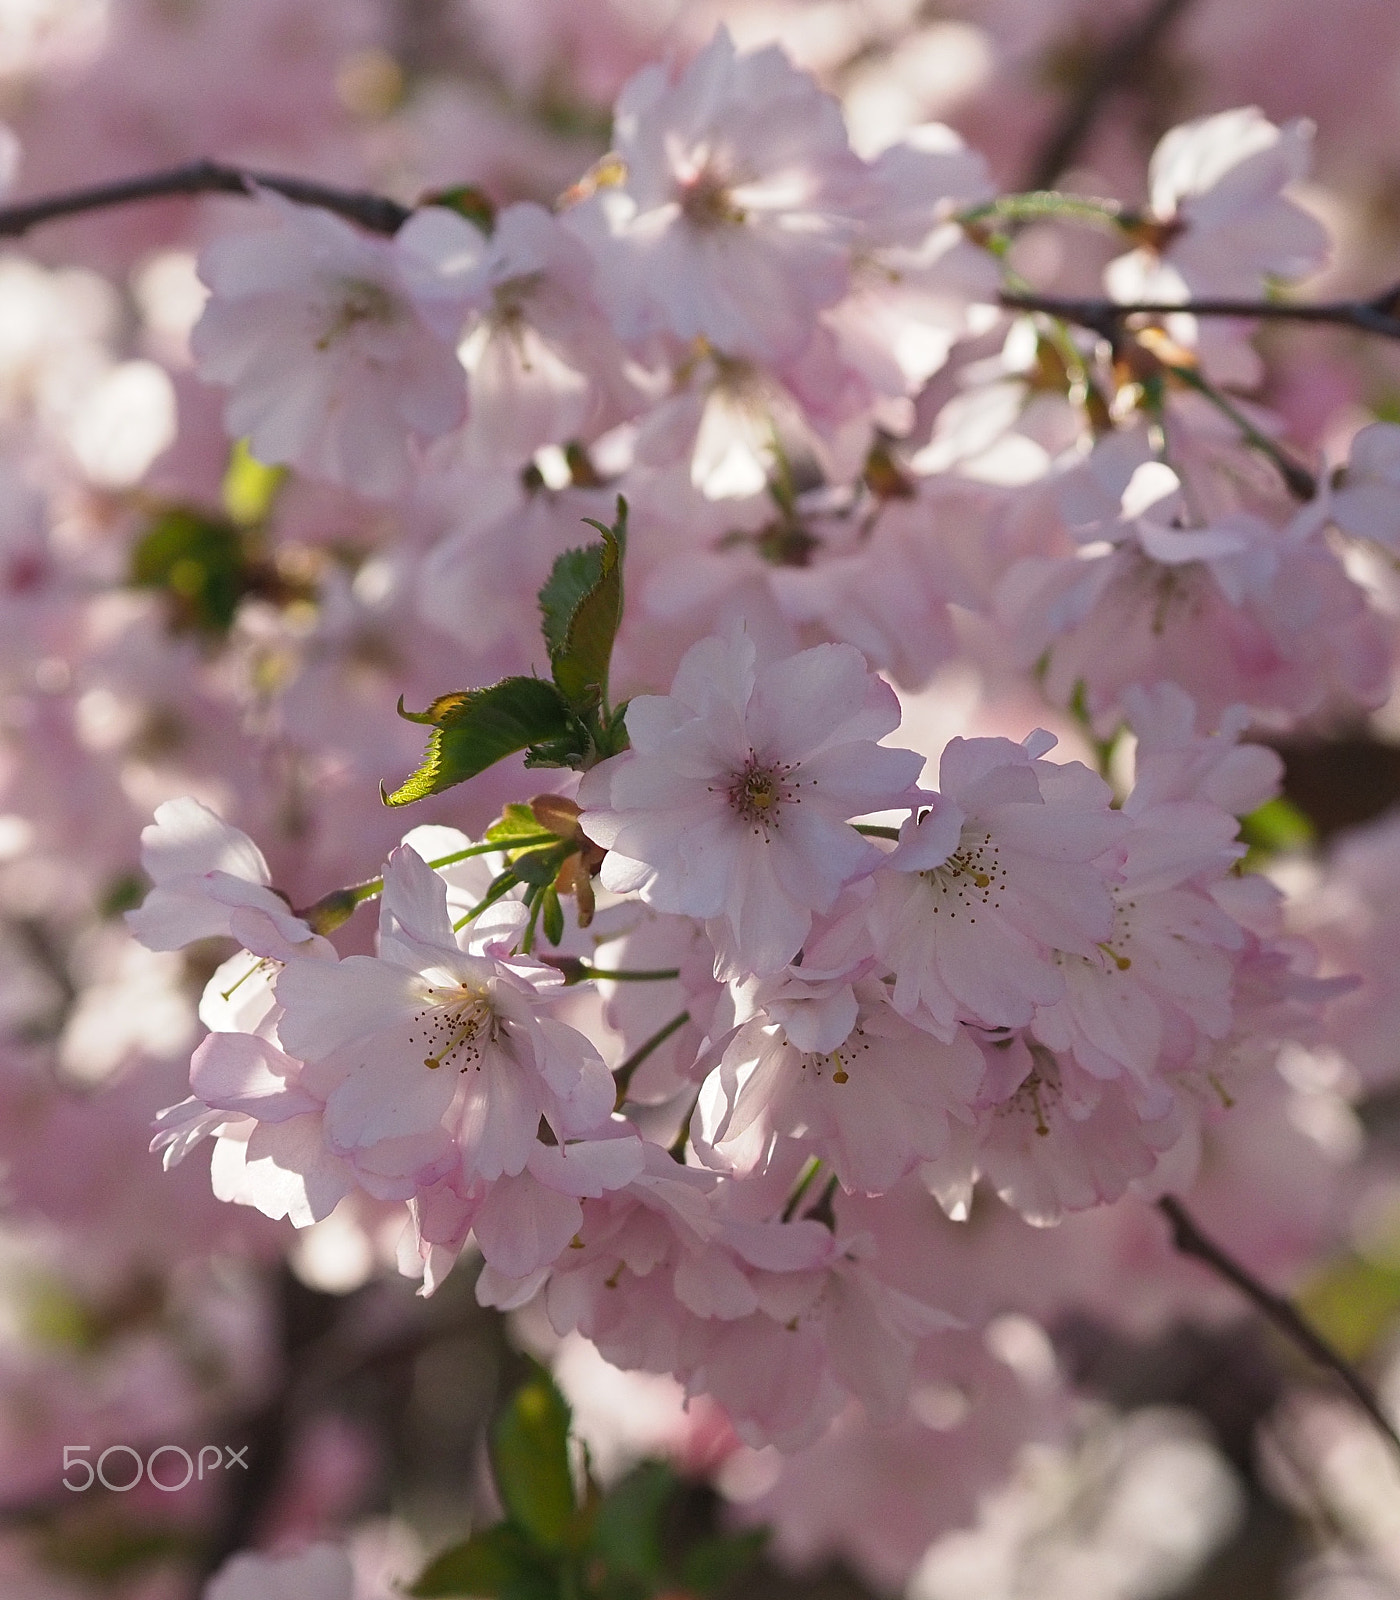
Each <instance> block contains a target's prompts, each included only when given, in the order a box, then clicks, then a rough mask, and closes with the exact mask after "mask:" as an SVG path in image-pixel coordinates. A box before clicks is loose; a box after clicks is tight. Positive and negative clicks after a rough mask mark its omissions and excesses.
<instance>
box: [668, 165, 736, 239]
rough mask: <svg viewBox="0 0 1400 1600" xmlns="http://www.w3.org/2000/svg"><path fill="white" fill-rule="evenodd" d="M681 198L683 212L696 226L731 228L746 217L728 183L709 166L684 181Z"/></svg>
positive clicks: (687, 219) (693, 225)
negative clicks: (735, 201)
mask: <svg viewBox="0 0 1400 1600" xmlns="http://www.w3.org/2000/svg"><path fill="white" fill-rule="evenodd" d="M679 199H680V204H681V215H682V216H683V217H684V218H685V219H686V221H687V222H689V223H690V224H691V226H692V227H695V228H704V229H710V228H722V227H726V226H729V227H732V226H735V225H737V224H739V223H742V222H743V221H744V220H745V219H746V216H747V213H746V212H745V210H744V208H743V207H742V206H737V205H735V204H734V197H733V195H732V194H731V193H730V190H729V186H728V184H726V183H725V182H724V180H723V179H722V178H721V177H720V176H719V175H718V173H715V172H713V171H711V170H710V169H709V168H708V167H702V168H701V169H700V171H699V172H698V173H696V175H695V176H694V177H693V178H691V179H689V180H688V181H687V182H684V183H682V184H681V188H680V195H679Z"/></svg>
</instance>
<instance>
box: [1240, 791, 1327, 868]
mask: <svg viewBox="0 0 1400 1600" xmlns="http://www.w3.org/2000/svg"><path fill="white" fill-rule="evenodd" d="M1240 838H1241V839H1242V840H1243V841H1244V843H1245V844H1247V845H1248V846H1249V847H1250V849H1251V850H1252V851H1254V850H1257V851H1260V852H1263V853H1265V854H1268V855H1277V854H1279V853H1281V852H1285V851H1289V850H1306V849H1307V847H1308V846H1309V845H1310V844H1312V843H1313V842H1314V841H1315V840H1316V838H1317V830H1316V829H1315V828H1314V827H1313V825H1312V822H1311V820H1310V819H1309V818H1308V816H1307V814H1306V813H1305V812H1303V811H1300V810H1299V809H1298V807H1297V806H1295V805H1294V804H1293V802H1292V801H1291V800H1285V799H1284V798H1283V796H1282V795H1280V796H1279V797H1278V799H1276V800H1266V801H1265V802H1264V804H1263V805H1262V806H1260V807H1259V808H1258V810H1256V811H1251V812H1250V813H1249V815H1248V816H1247V817H1244V818H1242V819H1241V822H1240Z"/></svg>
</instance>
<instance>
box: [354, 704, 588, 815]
mask: <svg viewBox="0 0 1400 1600" xmlns="http://www.w3.org/2000/svg"><path fill="white" fill-rule="evenodd" d="M399 715H400V716H402V717H404V718H405V719H406V720H407V721H409V722H421V723H423V724H425V725H427V726H430V727H431V728H432V730H433V731H432V734H431V735H430V736H429V739H428V748H427V750H426V752H425V753H424V756H423V760H422V762H421V764H420V765H419V767H418V769H417V771H415V772H414V773H413V774H412V775H411V776H410V777H409V778H407V779H406V780H405V781H404V782H403V783H402V784H400V786H399V787H398V788H397V789H395V790H394V792H393V793H392V794H386V795H384V803H385V805H389V806H404V805H408V804H409V803H410V802H412V801H414V800H421V799H423V797H424V796H425V795H430V794H441V792H442V791H443V790H444V789H450V788H451V787H452V786H453V784H456V783H463V782H465V781H466V779H468V778H474V777H475V776H476V775H477V773H478V772H485V770H486V769H487V767H491V766H494V765H495V764H496V762H498V761H500V760H502V759H503V758H504V757H506V756H508V755H513V754H514V753H515V752H516V751H517V750H524V749H526V748H527V747H528V746H529V745H533V744H536V743H540V742H547V741H551V740H559V739H562V738H565V737H567V736H569V735H570V734H571V732H572V728H573V719H572V718H571V716H570V715H569V708H568V706H567V705H565V703H564V700H563V697H562V696H561V695H560V693H559V691H558V690H557V689H556V688H555V687H554V685H553V684H552V683H545V682H544V681H543V679H540V678H502V679H501V681H500V682H499V683H493V684H492V685H491V686H490V687H489V688H487V689H467V690H464V691H462V692H461V693H458V694H447V695H442V696H440V697H439V698H438V699H437V700H434V701H433V703H432V705H430V706H429V707H428V709H427V710H426V711H405V710H404V709H403V702H402V701H400V702H399Z"/></svg>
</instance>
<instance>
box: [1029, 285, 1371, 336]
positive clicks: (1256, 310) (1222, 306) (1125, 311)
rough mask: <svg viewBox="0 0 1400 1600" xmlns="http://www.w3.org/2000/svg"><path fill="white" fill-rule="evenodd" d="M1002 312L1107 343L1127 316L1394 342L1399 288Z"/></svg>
mask: <svg viewBox="0 0 1400 1600" xmlns="http://www.w3.org/2000/svg"><path fill="white" fill-rule="evenodd" d="M1000 299H1001V305H1002V306H1003V307H1004V309H1006V310H1007V311H1043V312H1045V313H1046V315H1047V316H1052V317H1059V318H1061V320H1063V321H1065V322H1074V323H1077V324H1078V325H1079V326H1080V327H1081V328H1092V329H1093V330H1094V331H1095V332H1096V333H1099V334H1102V335H1103V336H1104V337H1105V338H1109V339H1111V338H1112V337H1113V336H1114V334H1115V333H1116V332H1117V331H1119V330H1120V329H1121V328H1122V325H1123V323H1124V322H1126V321H1127V319H1128V318H1129V317H1168V316H1179V315H1182V314H1185V315H1187V316H1192V317H1237V318H1241V319H1246V318H1248V319H1253V320H1257V321H1261V322H1322V323H1331V324H1333V325H1334V326H1338V327H1346V328H1356V329H1357V330H1358V331H1360V332H1361V333H1374V334H1379V335H1380V336H1381V337H1382V338H1385V339H1400V316H1397V315H1396V311H1397V306H1400V284H1397V285H1395V286H1394V287H1393V288H1389V289H1386V290H1384V291H1383V292H1382V293H1381V294H1378V295H1376V296H1375V298H1374V299H1371V300H1316V301H1312V302H1307V301H1291V300H1225V299H1211V298H1207V299H1203V300H1187V301H1176V302H1174V301H1170V300H1137V301H1133V302H1131V303H1129V304H1120V303H1119V302H1118V301H1116V300H1100V299H1093V298H1089V297H1081V296H1074V295H1056V294H1012V293H1009V292H1007V293H1004V294H1002V295H1001V297H1000Z"/></svg>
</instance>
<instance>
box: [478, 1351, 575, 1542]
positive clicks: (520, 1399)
mask: <svg viewBox="0 0 1400 1600" xmlns="http://www.w3.org/2000/svg"><path fill="white" fill-rule="evenodd" d="M491 1469H492V1472H493V1473H494V1475H495V1479H496V1492H497V1493H498V1494H499V1495H500V1497H501V1504H502V1505H503V1506H504V1507H505V1508H506V1513H507V1515H508V1516H509V1517H510V1519H511V1521H512V1522H515V1523H517V1524H518V1525H519V1526H520V1527H521V1528H523V1529H524V1530H525V1532H526V1533H528V1534H529V1535H530V1537H531V1538H532V1539H534V1541H535V1543H536V1544H538V1545H540V1546H541V1547H542V1548H543V1549H545V1550H561V1549H563V1548H564V1546H565V1544H566V1543H567V1542H568V1538H569V1534H570V1532H571V1531H572V1529H573V1525H574V1511H575V1499H574V1475H573V1470H572V1468H571V1466H570V1463H569V1407H568V1403H567V1402H566V1401H565V1399H564V1397H563V1395H562V1394H560V1393H559V1390H558V1388H557V1387H556V1386H555V1383H554V1380H553V1379H552V1378H551V1377H550V1375H549V1374H548V1373H547V1372H546V1371H545V1370H544V1368H543V1367H536V1368H535V1370H534V1372H533V1373H532V1374H531V1376H530V1377H529V1378H528V1379H527V1380H526V1381H525V1382H524V1383H523V1384H521V1386H520V1387H519V1388H518V1389H517V1390H516V1391H515V1393H514V1394H513V1395H512V1396H511V1397H510V1400H509V1401H508V1402H507V1403H506V1407H505V1409H504V1410H503V1411H502V1412H501V1414H500V1415H499V1416H498V1417H497V1418H496V1421H495V1423H494V1424H493V1426H492V1429H491Z"/></svg>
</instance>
